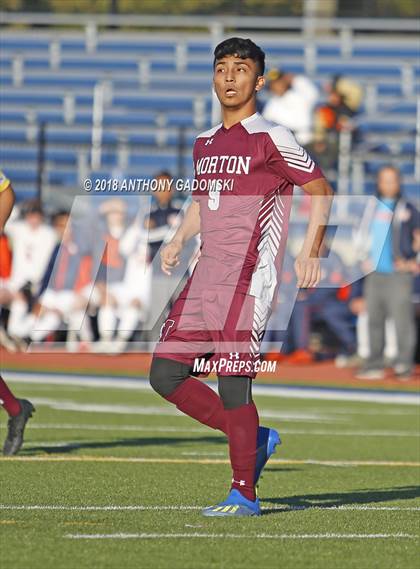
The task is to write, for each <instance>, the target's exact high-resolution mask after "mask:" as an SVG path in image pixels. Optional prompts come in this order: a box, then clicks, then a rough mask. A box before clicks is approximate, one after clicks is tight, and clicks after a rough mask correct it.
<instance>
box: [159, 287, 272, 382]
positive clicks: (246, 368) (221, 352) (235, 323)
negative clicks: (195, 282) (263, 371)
mask: <svg viewBox="0 0 420 569" xmlns="http://www.w3.org/2000/svg"><path fill="white" fill-rule="evenodd" d="M190 285H191V277H190V279H189V280H188V281H187V284H186V285H185V287H184V289H183V290H182V292H181V294H180V295H179V297H178V299H177V300H176V301H175V303H174V305H173V307H172V309H171V311H170V313H169V315H168V317H167V319H166V320H165V322H164V324H163V326H162V328H161V332H160V338H159V342H158V343H157V345H156V349H155V353H154V355H155V356H156V357H161V358H168V359H172V360H176V361H180V362H183V363H185V364H188V365H191V367H192V374H194V375H208V374H209V373H210V372H215V373H216V374H217V375H244V376H248V377H252V378H254V377H255V376H256V374H257V372H258V370H259V366H260V343H261V340H262V337H263V335H264V330H265V326H266V323H267V320H268V318H269V315H270V307H269V306H265V305H264V304H263V303H262V302H261V300H260V299H258V298H257V297H254V296H252V295H250V294H246V293H242V292H238V291H237V290H236V289H235V287H230V286H222V285H221V286H219V287H217V288H214V287H213V288H211V289H208V290H202V291H197V290H194V291H192V290H191V286H190Z"/></svg>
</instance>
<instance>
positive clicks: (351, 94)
mask: <svg viewBox="0 0 420 569" xmlns="http://www.w3.org/2000/svg"><path fill="white" fill-rule="evenodd" d="M362 98H363V90H362V88H361V87H360V85H358V84H357V83H355V82H354V81H353V80H352V79H349V78H347V77H342V76H336V77H334V79H333V81H332V83H331V84H330V85H329V86H328V87H327V101H326V103H324V104H322V105H320V106H319V107H318V108H317V109H316V111H315V116H314V136H313V140H312V141H311V144H310V145H309V147H308V150H309V152H310V153H311V155H313V156H314V157H315V158H316V159H317V161H318V162H319V164H320V166H321V167H322V169H323V170H325V171H326V172H328V171H330V170H334V169H336V168H337V159H338V137H339V133H340V132H341V131H342V130H348V131H351V132H353V136H354V131H355V123H354V121H353V120H352V119H353V117H354V116H355V115H356V114H357V112H358V111H359V109H360V106H361V104H362Z"/></svg>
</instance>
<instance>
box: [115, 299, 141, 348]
mask: <svg viewBox="0 0 420 569" xmlns="http://www.w3.org/2000/svg"><path fill="white" fill-rule="evenodd" d="M139 312H140V311H139V310H138V308H135V307H134V306H129V307H128V308H121V310H120V311H119V316H120V322H119V325H118V337H119V338H121V339H122V340H128V339H129V338H130V337H131V335H132V333H133V332H134V330H135V329H136V326H137V324H138V322H139V315H140V314H139Z"/></svg>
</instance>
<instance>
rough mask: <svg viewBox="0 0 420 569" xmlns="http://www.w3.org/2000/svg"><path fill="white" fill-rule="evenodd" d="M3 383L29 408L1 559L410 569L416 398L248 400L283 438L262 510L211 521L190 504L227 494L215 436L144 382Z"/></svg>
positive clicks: (6, 485)
mask: <svg viewBox="0 0 420 569" xmlns="http://www.w3.org/2000/svg"><path fill="white" fill-rule="evenodd" d="M6 379H7V376H6ZM12 387H13V388H14V389H15V391H16V392H17V394H18V395H19V396H25V397H28V398H30V399H32V400H34V402H35V404H36V407H37V412H36V414H35V416H34V419H32V420H31V422H30V424H29V427H28V431H27V437H26V442H25V447H24V449H23V451H22V453H21V455H20V456H21V458H19V457H17V458H16V459H7V458H4V459H1V460H0V487H1V499H0V502H1V504H0V526H1V534H2V540H1V541H2V562H3V563H4V565H5V566H7V565H14V566H18V567H26V566H28V567H31V568H33V569H50V568H51V569H52V568H54V569H56V568H59V569H73V568H75V567H78V568H80V569H84V568H88V567H89V568H98V569H99V568H101V569H102V568H103V569H119V568H120V567H125V568H127V569H131V568H142V569H143V568H144V569H149V568H150V569H151V568H156V569H167V568H168V569H169V568H171V569H172V568H174V569H178V568H179V569H181V568H183V569H207V568H215V569H216V568H217V569H219V568H220V569H221V568H225V567H226V568H228V567H229V569H237V568H238V569H239V568H241V569H247V568H251V567H262V568H267V569H271V568H277V567H282V568H285V569H288V568H290V569H292V568H293V569H296V568H298V569H299V568H304V567H305V568H311V569H312V568H319V569H321V568H323V569H324V568H326V569H335V568H336V567H340V568H343V569H347V568H353V567H354V568H356V567H357V568H358V569H359V568H361V567H362V568H371V567H372V568H376V567H378V568H379V567H380V568H381V569H382V568H388V567H389V568H392V569H398V568H401V569H402V568H404V569H407V568H408V569H411V568H413V569H414V568H415V567H417V566H418V557H417V551H418V538H419V534H420V528H419V516H420V490H419V488H418V481H419V464H420V448H419V438H418V434H419V426H420V425H419V418H420V416H419V410H418V407H417V406H414V405H397V404H390V403H386V404H384V403H382V404H379V403H373V402H356V401H328V400H325V401H324V400H319V399H317V400H311V399H291V398H287V399H283V398H280V397H267V396H258V397H256V401H257V404H258V406H259V409H260V411H261V423H262V424H268V423H269V424H270V425H273V426H275V427H277V428H278V429H279V430H280V432H281V433H282V438H283V445H282V447H280V450H279V452H278V454H277V455H275V460H273V462H272V463H271V465H270V464H269V465H268V467H267V468H266V472H265V475H264V477H263V479H262V481H261V484H260V488H259V494H260V498H261V500H262V506H263V508H264V515H263V516H261V518H253V519H245V520H244V519H234V520H226V519H216V520H215V519H208V518H203V517H202V516H201V515H200V508H201V507H203V506H206V505H208V504H211V503H215V502H216V501H218V500H219V499H220V498H223V497H224V495H225V493H226V488H227V483H228V481H229V478H230V468H229V464H228V460H227V459H228V456H227V448H226V441H225V438H224V437H223V436H222V435H219V434H218V433H217V432H215V431H212V430H210V429H207V428H205V427H204V426H201V425H200V424H198V423H195V422H194V421H192V420H190V419H188V418H186V417H183V416H181V415H180V414H178V413H177V412H176V411H175V410H174V409H173V408H172V407H171V406H170V405H169V404H166V403H165V402H164V401H162V400H161V399H159V398H158V397H157V396H156V395H154V394H153V393H151V392H149V391H146V390H141V391H132V390H131V391H130V390H120V389H118V385H116V386H115V387H109V386H105V387H104V386H102V387H92V386H89V387H87V386H86V387H81V386H76V385H66V384H64V385H46V384H43V383H42V376H40V382H39V383H31V384H21V383H15V384H13V383H12ZM0 420H1V431H0V432H1V436H2V437H3V436H4V433H5V429H4V427H5V421H6V416H5V414H4V413H2V414H1V416H0Z"/></svg>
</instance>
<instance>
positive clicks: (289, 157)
mask: <svg viewBox="0 0 420 569" xmlns="http://www.w3.org/2000/svg"><path fill="white" fill-rule="evenodd" d="M266 158H267V165H268V168H269V169H270V170H271V171H272V172H273V173H275V174H276V175H277V176H279V177H280V178H285V179H286V180H288V181H289V182H290V183H291V184H294V185H296V186H300V187H301V188H303V190H304V191H305V192H307V193H308V194H310V195H311V211H310V216H309V221H308V226H307V230H306V235H305V240H304V243H303V246H302V249H301V251H300V253H299V255H298V256H297V258H296V261H295V271H296V276H297V286H298V287H302V288H308V287H313V286H316V285H317V284H318V283H319V281H320V277H321V268H320V261H319V254H320V248H321V244H322V240H323V238H324V234H325V231H326V226H327V225H328V217H329V213H330V208H331V203H332V195H333V190H332V188H331V186H330V185H329V183H328V182H327V180H326V179H325V177H324V175H323V173H322V171H321V169H320V168H319V166H317V164H316V163H315V162H314V160H313V159H312V158H311V156H310V155H309V154H308V153H307V152H306V150H305V149H304V148H302V147H301V146H300V145H299V144H298V142H297V141H296V139H295V137H294V136H293V134H292V133H291V132H290V131H289V130H288V129H287V128H284V127H283V126H277V127H275V128H273V129H271V130H270V131H269V137H268V138H267V147H266Z"/></svg>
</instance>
